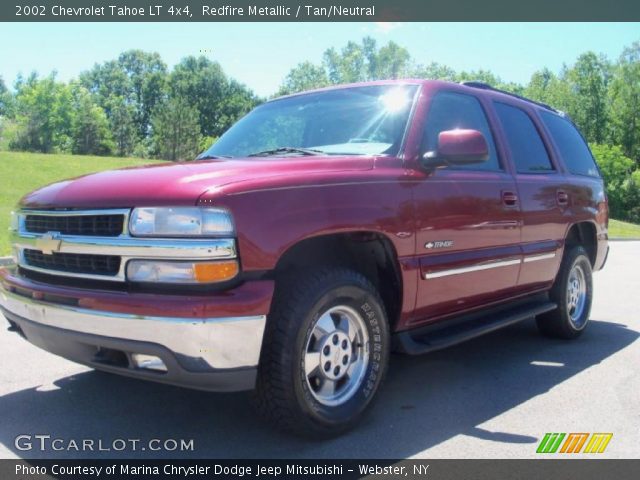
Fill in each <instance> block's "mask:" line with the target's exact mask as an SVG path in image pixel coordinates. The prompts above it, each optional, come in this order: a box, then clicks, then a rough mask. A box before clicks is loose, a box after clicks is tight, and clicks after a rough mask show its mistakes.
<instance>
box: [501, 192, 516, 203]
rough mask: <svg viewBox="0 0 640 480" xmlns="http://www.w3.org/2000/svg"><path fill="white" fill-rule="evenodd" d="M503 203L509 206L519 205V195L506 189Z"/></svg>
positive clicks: (503, 193)
mask: <svg viewBox="0 0 640 480" xmlns="http://www.w3.org/2000/svg"><path fill="white" fill-rule="evenodd" d="M502 203H503V204H504V205H506V206H507V207H515V206H516V205H518V195H516V194H515V193H514V192H510V191H506V190H505V191H503V192H502Z"/></svg>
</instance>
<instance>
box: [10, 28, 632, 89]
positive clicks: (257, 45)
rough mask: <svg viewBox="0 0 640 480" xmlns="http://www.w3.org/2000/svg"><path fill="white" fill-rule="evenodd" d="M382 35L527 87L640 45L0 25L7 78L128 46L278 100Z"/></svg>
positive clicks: (359, 32) (579, 35) (549, 34)
mask: <svg viewBox="0 0 640 480" xmlns="http://www.w3.org/2000/svg"><path fill="white" fill-rule="evenodd" d="M367 35H368V36H372V37H373V38H375V39H376V40H377V41H378V43H379V44H384V43H386V42H388V41H390V40H393V41H394V42H396V43H398V44H400V45H401V46H403V47H405V48H407V49H408V50H409V53H410V54H411V56H412V57H413V58H414V59H415V61H416V62H417V63H423V64H428V63H431V62H438V63H442V64H445V65H448V66H450V67H452V68H454V69H455V70H477V69H488V70H491V71H493V72H494V73H495V74H497V75H498V76H499V77H501V78H502V79H503V80H504V81H513V82H518V83H526V82H527V81H528V80H529V78H530V77H531V74H532V73H533V72H535V71H536V70H539V69H540V68H543V67H548V68H550V69H551V70H552V71H555V72H557V71H559V70H560V68H561V67H562V65H563V64H571V63H573V61H575V59H576V58H577V56H578V55H580V54H581V53H583V52H585V51H588V50H593V51H595V52H596V53H603V54H605V55H607V56H608V57H609V58H611V59H615V58H617V57H618V56H619V55H620V53H621V52H622V49H623V48H624V47H625V46H627V45H630V44H631V43H633V42H634V41H640V23H339V22H336V23H267V22H262V23H257V22H256V23H195V22H194V23H0V76H2V77H3V78H4V80H5V83H7V85H10V84H13V82H14V80H15V78H16V76H17V75H18V73H22V74H25V75H26V74H28V73H30V72H32V71H37V72H39V73H40V74H48V73H50V72H51V71H53V70H55V71H57V72H58V78H59V79H61V80H64V81H67V80H70V79H72V78H75V77H77V75H78V74H79V73H80V72H82V71H84V70H87V69H89V68H91V67H92V66H93V65H94V64H95V63H101V62H104V61H106V60H110V59H113V58H116V57H117V56H118V54H119V53H120V52H122V51H124V50H128V49H133V48H136V49H142V50H147V51H155V52H158V53H160V55H161V56H162V58H163V59H164V61H165V62H166V63H167V64H168V65H169V67H171V66H173V65H175V64H176V63H177V62H178V61H180V59H181V58H183V57H185V56H188V55H201V54H202V55H205V56H207V57H209V58H211V59H212V60H216V61H218V62H220V64H221V65H222V67H223V69H224V70H225V72H226V73H227V74H229V75H230V76H232V77H234V78H235V79H237V80H239V81H240V82H242V83H244V84H245V85H247V86H248V87H250V88H252V89H253V90H254V91H255V92H256V93H257V94H258V95H262V96H268V95H271V94H273V93H274V92H275V91H276V90H277V89H278V87H279V85H280V84H281V82H282V80H283V78H284V77H285V75H286V74H287V72H288V71H289V70H290V69H291V68H292V67H294V66H295V65H297V64H298V63H300V62H302V61H305V60H310V61H312V62H314V63H319V62H320V61H321V59H322V53H323V52H324V51H325V50H326V49H327V48H329V47H336V48H338V49H339V48H341V47H342V46H344V45H345V44H346V43H347V42H348V41H349V40H354V41H359V40H361V39H362V37H364V36H367Z"/></svg>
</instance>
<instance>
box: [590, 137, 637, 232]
mask: <svg viewBox="0 0 640 480" xmlns="http://www.w3.org/2000/svg"><path fill="white" fill-rule="evenodd" d="M589 146H590V148H591V151H592V152H593V156H594V157H595V159H596V161H597V162H598V166H599V167H600V171H601V172H602V176H603V177H604V181H605V186H606V189H607V197H608V199H609V211H610V213H611V216H612V217H614V218H617V219H620V220H628V219H630V216H629V214H630V212H631V210H633V209H634V208H636V207H639V206H640V202H638V199H637V198H636V197H637V194H636V193H637V192H636V190H637V187H638V185H640V183H636V182H635V181H634V180H633V177H632V173H633V171H634V169H635V163H634V161H633V160H631V159H630V158H628V157H626V156H625V155H624V152H623V151H622V149H621V148H620V147H618V146H615V145H613V146H612V145H599V144H595V143H592V144H590V145H589Z"/></svg>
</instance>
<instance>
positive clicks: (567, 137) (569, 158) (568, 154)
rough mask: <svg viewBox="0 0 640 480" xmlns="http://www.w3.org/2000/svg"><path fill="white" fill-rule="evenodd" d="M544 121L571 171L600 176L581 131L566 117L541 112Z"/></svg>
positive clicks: (578, 173) (577, 173)
mask: <svg viewBox="0 0 640 480" xmlns="http://www.w3.org/2000/svg"><path fill="white" fill-rule="evenodd" d="M540 116H541V117H542V121H543V122H544V124H545V125H546V127H547V128H548V129H549V132H550V133H551V136H552V137H553V140H554V141H555V143H556V145H557V146H558V150H559V151H560V156H561V157H562V160H563V161H564V164H565V165H566V166H567V168H568V169H569V171H570V172H571V173H574V174H576V175H588V176H590V177H600V173H599V172H598V167H597V166H596V163H595V161H594V160H593V155H591V151H590V150H589V147H588V146H587V143H586V142H585V141H584V138H582V135H580V132H578V130H577V129H576V127H574V126H573V124H572V123H571V122H570V121H569V120H567V119H566V118H562V117H560V116H558V115H556V114H554V113H550V112H541V113H540Z"/></svg>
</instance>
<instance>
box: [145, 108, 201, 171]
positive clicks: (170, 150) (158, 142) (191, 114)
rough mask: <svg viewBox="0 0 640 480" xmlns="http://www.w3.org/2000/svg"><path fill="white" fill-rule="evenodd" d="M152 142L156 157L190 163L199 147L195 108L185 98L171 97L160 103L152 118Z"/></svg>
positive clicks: (198, 128) (199, 137)
mask: <svg viewBox="0 0 640 480" xmlns="http://www.w3.org/2000/svg"><path fill="white" fill-rule="evenodd" d="M151 123H152V127H153V141H154V145H155V148H156V152H157V154H158V156H159V157H160V158H164V159H166V160H174V161H176V160H177V161H182V160H192V159H193V158H194V157H195V156H196V155H197V154H198V149H199V147H200V140H201V134H200V126H199V125H198V109H197V108H196V107H194V106H193V105H191V104H190V103H189V102H188V101H187V100H186V99H185V98H182V97H171V98H169V99H168V100H167V101H165V102H163V103H162V104H160V105H159V106H158V107H157V108H156V110H155V112H154V114H153V116H152V120H151Z"/></svg>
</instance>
